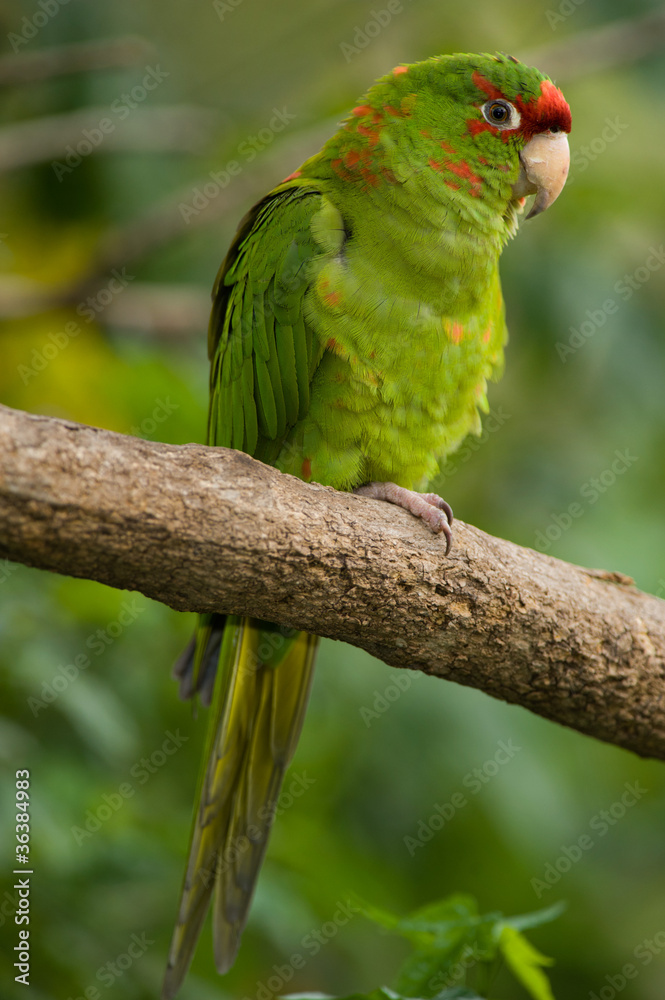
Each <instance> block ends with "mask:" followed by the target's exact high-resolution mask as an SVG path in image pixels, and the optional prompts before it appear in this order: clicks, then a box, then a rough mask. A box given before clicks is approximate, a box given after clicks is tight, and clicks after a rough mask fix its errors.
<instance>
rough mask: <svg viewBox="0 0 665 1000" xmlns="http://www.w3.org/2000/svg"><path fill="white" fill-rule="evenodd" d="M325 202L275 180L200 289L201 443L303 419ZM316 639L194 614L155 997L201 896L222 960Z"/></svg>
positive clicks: (264, 435)
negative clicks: (206, 699)
mask: <svg viewBox="0 0 665 1000" xmlns="http://www.w3.org/2000/svg"><path fill="white" fill-rule="evenodd" d="M324 204H325V199H324V198H323V196H322V195H321V194H320V193H319V192H317V191H313V190H311V189H306V188H305V189H303V188H300V187H291V188H289V187H288V186H287V187H283V188H282V189H277V191H276V192H275V193H273V194H272V195H269V196H268V197H267V198H265V199H264V200H263V201H261V202H259V204H258V205H257V206H256V207H255V208H254V209H252V211H251V212H250V213H249V214H248V215H247V216H246V218H245V219H244V220H243V222H242V223H241V225H240V228H239V231H238V234H237V236H236V238H235V240H234V242H233V244H232V246H231V249H230V250H229V253H228V254H227V256H226V259H225V260H224V263H223V264H222V267H221V269H220V271H219V274H218V276H217V281H216V283H215V289H214V292H213V309H212V315H211V320H210V329H209V341H208V346H209V353H210V359H211V384H210V390H211V392H210V413H209V424H208V443H209V444H214V445H222V446H225V447H233V448H237V449H241V450H243V451H246V452H249V453H250V454H256V455H257V456H258V457H261V458H266V457H269V456H270V455H271V454H272V455H276V453H277V451H278V450H279V446H280V443H281V441H282V440H283V439H284V437H285V436H286V434H287V433H288V431H289V429H290V428H291V427H292V426H293V425H294V424H295V423H296V422H297V420H298V419H299V418H301V417H302V416H304V415H305V414H306V413H307V410H308V408H309V386H310V382H311V378H312V375H313V372H314V370H315V368H316V365H317V364H318V362H319V360H320V358H321V355H322V353H323V349H322V347H321V346H320V345H319V343H318V341H317V340H316V338H315V336H314V334H313V331H312V330H311V328H310V327H309V325H308V324H307V322H306V319H305V315H304V297H305V293H306V291H307V288H308V287H309V285H310V283H311V273H310V266H311V264H312V262H313V261H315V260H316V258H317V257H321V256H322V254H321V250H322V248H321V245H320V243H318V242H317V240H316V238H315V237H314V236H313V234H312V225H311V223H312V219H313V218H314V217H316V216H317V214H318V215H320V213H321V210H322V207H323V206H324ZM220 639H221V645H220ZM317 645H318V639H317V638H316V637H315V636H311V635H307V634H305V633H295V634H293V635H289V636H284V635H282V634H280V632H279V630H276V629H275V627H274V626H271V625H270V624H269V623H266V622H260V621H258V620H256V619H252V618H238V617H229V618H227V619H226V620H224V618H223V616H220V615H202V616H201V618H200V624H199V628H198V631H197V636H196V640H195V642H194V643H193V644H192V646H191V647H190V650H189V653H188V654H186V656H185V660H184V666H180V667H179V673H181V675H182V676H183V688H184V689H185V690H186V691H187V693H191V692H192V691H196V689H197V687H198V686H199V684H200V682H201V678H203V677H205V678H209V676H210V666H211V659H213V660H214V659H217V657H218V663H217V677H216V680H215V684H214V690H213V694H212V704H211V708H210V718H209V723H208V727H209V728H208V737H207V744H206V750H205V756H204V760H203V767H202V770H201V774H200V776H199V782H198V790H197V797H196V806H195V812H194V818H193V822H192V831H191V838H190V845H189V859H188V863H187V869H186V872H185V878H184V883H183V888H182V894H181V900H180V907H179V912H178V918H177V923H176V928H175V931H174V934H173V940H172V943H171V949H170V952H169V961H168V966H167V971H166V976H165V979H164V986H163V991H162V997H163V1000H170V998H172V997H174V996H175V994H176V992H177V991H178V989H179V987H180V984H181V982H182V980H183V978H184V976H185V973H186V972H187V968H188V966H189V963H190V961H191V958H192V954H193V951H194V947H195V945H196V941H197V938H198V936H199V934H200V932H201V928H202V926H203V923H204V921H205V918H206V914H207V911H208V907H209V904H210V901H211V898H212V896H213V893H214V897H215V898H214V905H213V939H214V950H215V962H216V964H217V967H218V969H219V971H220V972H226V971H227V970H228V969H229V968H230V966H231V965H232V964H233V961H234V959H235V955H236V953H237V950H238V946H239V942H240V935H241V933H242V930H243V928H244V926H245V922H246V920H247V913H248V909H249V904H250V902H251V898H252V893H253V889H254V884H255V881H256V878H257V875H258V871H259V868H260V866H261V862H262V860H263V856H264V854H265V850H266V847H267V843H268V835H269V832H270V827H271V824H272V819H273V816H274V806H275V802H276V800H277V798H278V796H279V791H280V788H281V784H282V780H283V778H284V773H285V771H286V768H287V766H288V763H289V761H290V759H291V757H292V755H293V753H294V751H295V748H296V744H297V740H298V736H299V734H300V729H301V726H302V722H303V718H304V714H305V708H306V705H307V698H308V694H309V688H310V682H311V677H312V669H313V665H314V658H315V653H316V648H317ZM213 666H214V664H213Z"/></svg>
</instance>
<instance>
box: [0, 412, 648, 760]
mask: <svg viewBox="0 0 665 1000" xmlns="http://www.w3.org/2000/svg"><path fill="white" fill-rule="evenodd" d="M443 553H444V545H443V542H442V539H441V537H440V536H433V535H432V534H431V533H430V532H429V531H428V530H427V529H426V528H425V527H424V526H423V525H421V524H419V523H418V522H416V521H415V520H414V519H413V518H412V517H411V515H409V514H407V513H406V512H404V511H402V510H399V509H397V508H395V507H391V506H390V505H388V504H384V503H380V502H377V501H374V500H369V499H365V498H362V497H356V496H353V495H350V494H347V493H339V492H337V491H335V490H332V489H330V488H328V487H324V486H319V485H317V484H311V485H308V484H306V483H303V482H300V480H298V479H294V478H293V477H290V476H285V475H283V474H282V473H280V472H278V471H277V470H276V469H273V468H271V467H269V466H265V465H262V464H261V463H259V462H257V461H255V460H254V459H252V458H250V457H249V456H248V455H244V454H242V453H241V452H233V451H228V450H226V449H222V448H215V449H213V448H205V447H203V446H200V445H184V446H179V447H175V446H171V445H165V444H155V443H152V442H147V441H142V440H139V439H137V438H131V437H126V436H124V435H120V434H113V433H111V432H109V431H103V430H97V429H95V428H92V427H86V426H83V425H80V424H74V423H70V422H67V421H63V420H54V419H50V418H47V417H38V416H32V415H29V414H26V413H20V412H18V411H15V410H10V409H8V408H7V407H0V556H2V557H5V558H7V559H11V560H14V561H17V562H22V563H25V564H26V565H28V566H37V567H40V568H41V569H48V570H52V571H54V572H58V573H66V574H69V575H72V576H78V577H84V578H88V579H91V580H98V581H100V582H102V583H106V584H109V585H111V586H114V587H121V588H128V589H133V590H139V591H141V592H142V593H144V594H146V595H147V596H148V597H152V598H155V599H156V600H159V601H163V602H164V603H165V604H168V605H170V606H171V607H173V608H177V609H179V610H183V611H184V610H187V611H226V612H233V613H236V614H253V615H256V616H257V617H261V618H266V619H268V620H271V621H275V622H278V623H280V624H285V625H290V626H295V627H296V628H300V629H306V630H309V631H311V632H316V633H318V634H319V635H326V636H332V637H333V638H335V639H343V640H344V641H346V642H350V643H352V644H353V645H355V646H360V647H362V648H363V649H366V650H367V651H368V652H370V653H372V654H373V655H375V656H378V657H379V658H380V659H382V660H385V662H386V663H389V664H392V665H393V666H396V667H409V668H411V669H415V670H423V671H425V672H426V673H429V674H434V675H436V676H439V677H445V678H448V679H450V680H454V681H457V682H458V683H460V684H467V685H470V686H473V687H477V688H480V689H481V690H483V691H486V692H487V693H488V694H491V695H493V696H494V697H497V698H502V699H504V700H506V701H509V702H514V703H516V704H520V705H523V706H524V707H525V708H528V709H530V710H531V711H533V712H536V713H537V714H539V715H542V716H545V717H546V718H548V719H553V720H555V721H557V722H560V723H563V724H564V725H567V726H570V727H571V728H573V729H577V730H579V731H580V732H583V733H588V734H590V735H592V736H595V737H597V738H598V739H601V740H605V741H607V742H609V743H615V744H617V745H618V746H621V747H625V748H627V749H630V750H633V751H634V752H635V753H638V754H641V755H642V756H652V757H659V758H665V602H663V601H661V600H659V599H658V598H655V597H651V596H649V595H647V594H643V593H640V592H639V591H638V590H636V589H635V588H634V587H633V586H632V581H630V580H629V579H628V578H627V577H623V576H622V575H621V574H618V573H604V572H602V571H597V570H586V569H582V568H580V567H577V566H572V565H569V564H567V563H564V562H561V561H560V560H558V559H553V558H551V557H549V556H546V555H541V554H540V553H537V552H533V551H531V550H530V549H523V548H520V547H519V546H517V545H513V544H512V543H511V542H506V541H501V540H500V539H497V538H492V537H490V536H488V535H485V534H483V532H481V531H478V530H477V529H476V528H473V527H470V526H469V525H466V524H463V523H461V522H457V524H456V526H455V541H454V546H453V549H452V552H451V554H450V556H449V557H448V558H445V556H444V554H443Z"/></svg>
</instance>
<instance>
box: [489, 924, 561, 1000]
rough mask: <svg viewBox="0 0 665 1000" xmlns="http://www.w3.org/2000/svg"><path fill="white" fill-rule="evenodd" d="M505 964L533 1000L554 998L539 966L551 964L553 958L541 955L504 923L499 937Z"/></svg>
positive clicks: (551, 999)
mask: <svg viewBox="0 0 665 1000" xmlns="http://www.w3.org/2000/svg"><path fill="white" fill-rule="evenodd" d="M499 947H500V948H501V951H502V953H503V957H504V958H505V960H506V965H507V966H508V967H509V969H510V970H511V971H512V972H513V974H514V975H515V977H516V978H517V979H518V980H519V981H520V983H521V984H522V986H523V987H524V988H525V990H526V991H527V992H528V993H529V994H530V996H532V997H533V1000H554V994H553V993H552V990H551V987H550V983H549V979H548V978H547V976H546V975H545V973H544V972H543V970H542V968H541V966H543V965H553V964H554V959H552V958H547V956H546V955H542V954H541V953H540V952H539V951H538V950H537V949H536V948H534V947H533V945H532V944H531V943H530V942H529V941H527V939H526V938H525V937H524V935H523V934H520V932H519V931H518V930H515V928H514V927H510V926H508V925H506V926H505V927H504V928H503V931H502V932H501V937H500V938H499Z"/></svg>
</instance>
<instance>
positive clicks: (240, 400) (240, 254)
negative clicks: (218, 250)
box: [208, 186, 326, 456]
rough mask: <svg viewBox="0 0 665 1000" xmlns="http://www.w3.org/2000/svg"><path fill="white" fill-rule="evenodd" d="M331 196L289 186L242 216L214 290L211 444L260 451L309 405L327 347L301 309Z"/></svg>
mask: <svg viewBox="0 0 665 1000" xmlns="http://www.w3.org/2000/svg"><path fill="white" fill-rule="evenodd" d="M325 204H326V199H325V198H324V196H323V195H322V194H321V193H320V192H318V191H316V190H313V189H311V188H309V187H304V186H299V187H288V186H286V187H284V188H282V189H281V190H280V189H277V192H276V193H273V194H271V195H268V197H267V198H264V199H263V201H260V202H259V203H258V205H256V206H255V207H254V208H253V209H252V210H251V212H249V213H248V215H247V216H246V217H245V219H244V220H243V221H242V223H241V225H240V229H239V231H238V233H237V235H236V238H235V240H234V242H233V244H232V246H231V249H230V250H229V253H228V254H227V256H226V259H225V260H224V262H223V264H222V266H221V268H220V271H219V274H218V275H217V281H216V282H215V288H214V291H213V308H212V315H211V317H210V328H209V335H208V352H209V354H210V359H211V363H212V366H211V382H210V392H211V406H210V417H209V424H208V443H209V444H215V445H222V446H224V447H227V448H237V449H240V450H242V451H246V452H249V454H257V455H259V456H260V455H261V454H262V451H263V447H264V446H265V444H266V443H267V442H270V441H280V440H282V439H283V438H284V436H285V435H286V433H287V431H288V430H289V429H290V428H291V427H293V425H294V424H295V423H296V422H297V420H298V419H300V418H302V417H303V416H304V415H305V414H306V413H307V411H308V409H309V386H310V382H311V380H312V375H313V373H314V369H315V368H316V365H317V364H318V362H319V361H320V359H321V355H322V353H323V348H322V346H321V345H320V343H319V342H318V340H317V339H316V337H315V336H314V333H313V331H312V329H311V327H310V326H309V324H308V323H307V322H306V319H305V315H304V298H305V293H306V292H307V290H308V288H309V287H310V284H311V265H312V263H313V262H315V261H316V260H317V259H320V258H321V257H322V253H321V250H322V248H321V245H320V243H319V242H317V239H316V237H315V235H314V232H313V229H312V220H313V219H314V218H315V217H316V216H317V215H320V214H321V212H322V210H323V208H324V206H325Z"/></svg>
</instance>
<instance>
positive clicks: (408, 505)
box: [353, 483, 453, 555]
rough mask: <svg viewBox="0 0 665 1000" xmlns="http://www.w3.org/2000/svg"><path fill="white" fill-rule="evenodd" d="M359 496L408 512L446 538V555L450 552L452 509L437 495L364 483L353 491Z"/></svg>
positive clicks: (391, 484) (392, 485) (389, 484)
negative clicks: (395, 505)
mask: <svg viewBox="0 0 665 1000" xmlns="http://www.w3.org/2000/svg"><path fill="white" fill-rule="evenodd" d="M353 492H354V493H357V494H358V495H359V496H364V497H371V498H372V499H373V500H386V501H388V503H394V504H397V506H398V507H403V508H404V510H408V511H409V513H411V514H413V515H414V517H418V518H420V520H421V521H424V522H425V524H426V525H427V526H428V527H429V528H430V529H431V530H432V531H433V532H434V534H439V533H442V534H444V535H445V536H446V555H448V553H449V552H450V546H451V545H452V541H453V533H452V531H451V525H452V523H453V509H452V507H451V506H450V504H449V503H447V502H446V501H445V500H444V499H442V497H440V496H439V495H438V494H437V493H416V492H415V491H414V490H407V489H406V488H405V487H404V486H397V484H396V483H365V484H364V485H363V486H358V487H357V488H356V489H355V490H354V491H353Z"/></svg>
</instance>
